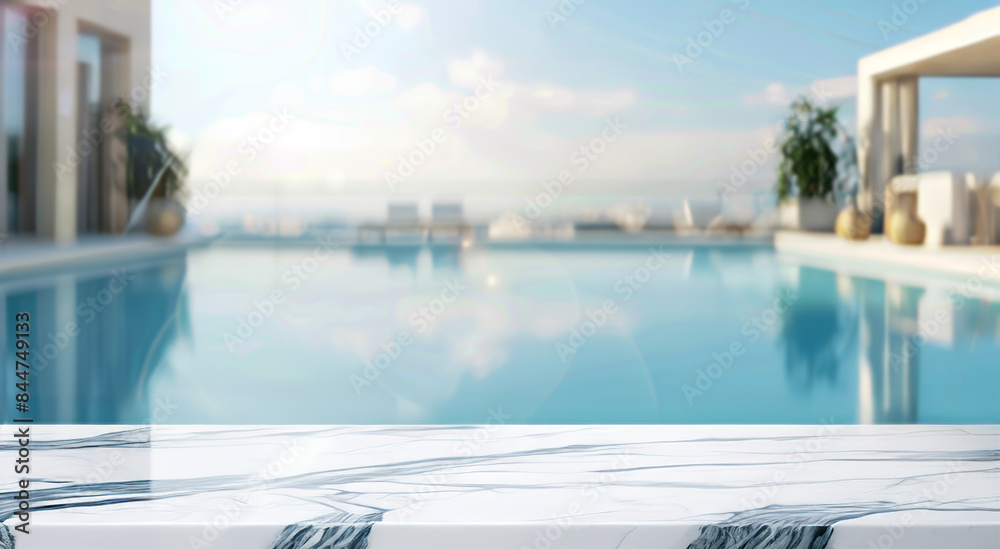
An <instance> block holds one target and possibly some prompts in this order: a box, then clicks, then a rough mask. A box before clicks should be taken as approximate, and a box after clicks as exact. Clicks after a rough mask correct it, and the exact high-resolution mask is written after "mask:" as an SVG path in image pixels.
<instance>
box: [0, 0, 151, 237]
mask: <svg viewBox="0 0 1000 549" xmlns="http://www.w3.org/2000/svg"><path fill="white" fill-rule="evenodd" d="M0 26H2V27H3V36H4V39H3V43H2V44H0V64H2V70H0V124H2V126H3V128H4V130H5V131H4V132H3V134H2V139H3V143H0V165H3V166H4V169H3V170H0V183H2V185H0V233H11V234H28V235H32V234H33V235H38V236H41V237H44V238H50V239H56V240H60V241H70V240H73V239H75V238H76V236H77V235H78V234H81V233H93V232H121V230H122V229H123V228H124V226H125V223H126V221H127V217H128V213H129V209H130V204H129V203H128V202H129V201H128V198H127V197H126V192H125V181H126V172H125V167H126V165H127V162H126V159H127V146H126V140H125V139H124V133H123V128H122V116H121V115H120V110H119V111H118V112H117V113H116V111H115V110H114V109H113V108H112V107H113V105H115V102H116V101H117V100H119V99H124V100H126V101H128V102H129V103H131V104H133V105H135V106H137V107H138V108H141V109H143V110H147V112H148V105H149V98H150V94H151V93H152V91H153V88H155V86H156V83H157V82H158V81H160V80H161V79H162V76H161V75H159V74H157V73H156V71H153V70H151V66H150V0H15V1H13V2H6V3H3V4H2V7H0Z"/></svg>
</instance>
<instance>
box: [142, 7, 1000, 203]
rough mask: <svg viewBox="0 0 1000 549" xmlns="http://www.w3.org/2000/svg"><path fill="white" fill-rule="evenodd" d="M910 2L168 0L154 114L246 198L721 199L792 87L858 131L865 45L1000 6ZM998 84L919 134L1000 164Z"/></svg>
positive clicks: (927, 97) (933, 96) (160, 15)
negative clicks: (546, 189) (954, 135)
mask: <svg viewBox="0 0 1000 549" xmlns="http://www.w3.org/2000/svg"><path fill="white" fill-rule="evenodd" d="M910 1H911V2H913V3H914V5H915V6H917V9H916V11H913V10H910V11H913V13H911V14H909V15H906V16H905V21H903V22H902V24H898V25H896V24H893V25H892V27H891V28H890V27H887V26H886V25H884V24H883V25H881V26H880V21H881V22H884V23H889V24H892V23H893V19H892V18H893V15H894V6H897V7H898V6H901V5H902V2H899V1H896V2H893V1H882V0H864V1H862V0H843V1H836V2H834V1H808V2H805V1H793V0H697V1H693V0H692V1H685V2H681V1H628V2H623V1H613V0H564V1H562V2H558V1H548V0H462V1H455V0H415V1H412V2H398V3H397V2H394V3H392V4H391V5H387V4H386V3H385V2H384V1H382V0H378V1H375V0H373V1H369V0H303V1H298V2H280V3H279V2H268V1H265V0H153V52H152V59H153V65H154V66H155V67H157V68H158V69H159V70H162V71H165V72H166V74H167V77H166V78H165V79H164V81H163V82H162V83H161V84H158V85H157V87H156V88H155V89H154V90H153V91H152V97H153V100H152V116H153V118H154V120H155V121H156V122H158V123H161V124H166V125H169V126H171V128H172V131H171V138H172V140H173V141H174V142H175V143H176V144H177V146H178V147H181V148H182V149H184V150H185V151H188V153H189V163H190V165H191V179H192V181H193V184H194V186H195V187H199V186H200V185H202V184H204V183H205V182H207V181H209V180H210V179H212V178H213V177H214V178H215V179H216V180H219V181H226V180H228V181H232V182H233V183H232V184H231V185H229V186H227V187H226V189H225V192H227V193H232V194H238V193H243V192H260V191H263V192H268V190H269V189H274V188H276V187H279V188H281V189H282V191H283V192H296V191H301V192H303V193H317V192H318V193H327V194H333V195H338V194H385V195H393V194H403V195H405V194H410V193H417V194H425V193H432V194H433V193H439V194H450V195H462V196H473V195H481V196H489V195H497V194H505V193H510V192H516V189H530V188H532V187H533V186H534V187H537V186H539V185H540V184H542V183H543V182H546V181H553V180H556V179H558V177H559V176H560V174H561V173H563V172H569V173H570V174H571V175H572V177H573V179H572V182H573V189H574V191H575V192H579V193H594V194H622V195H714V194H715V193H716V187H717V184H718V182H720V181H723V180H726V179H728V178H729V174H730V173H731V170H732V169H733V167H734V166H738V165H740V164H741V163H742V162H744V161H746V160H747V159H750V158H753V151H755V150H757V149H758V148H761V147H762V146H763V145H764V144H765V143H766V142H767V139H768V138H769V137H773V136H774V135H775V131H776V128H777V124H779V123H780V121H781V119H782V117H783V116H784V114H785V112H786V111H787V108H788V105H789V103H790V102H791V101H792V100H793V99H794V98H795V97H797V96H799V95H801V94H803V93H808V92H809V91H810V90H813V89H821V90H823V94H824V95H825V96H826V97H828V99H829V101H831V104H841V121H842V122H843V124H844V126H845V128H846V129H847V130H848V131H849V132H851V133H853V131H854V126H855V120H854V118H855V108H854V94H855V91H856V81H855V80H854V74H855V72H856V67H857V62H858V59H859V58H861V57H863V56H865V55H867V54H870V53H873V52H876V51H878V50H881V49H883V48H886V47H889V46H892V45H894V44H898V43H901V42H904V41H906V40H909V39H912V38H914V37H917V36H920V35H922V34H925V33H927V32H930V31H933V30H936V29H938V28H941V27H943V26H946V25H948V24H951V23H954V22H957V21H959V20H961V19H964V18H966V17H968V16H970V15H972V14H974V13H976V12H978V11H982V10H984V9H988V8H993V7H996V6H997V2H996V0H990V1H986V0H948V1H944V0H923V3H920V2H919V1H918V0H910ZM379 20H381V22H380V21H379ZM896 21H897V22H899V21H901V18H900V14H896ZM699 38H700V39H701V41H702V44H703V45H701V46H697V47H696V46H692V44H697V41H698V40H699ZM705 44H707V45H705ZM484 82H485V84H484ZM477 93H478V97H477ZM998 96H1000V79H923V80H922V82H921V104H920V114H921V120H922V124H923V126H922V128H921V130H922V137H924V136H926V135H933V131H934V130H935V129H936V128H942V127H949V126H955V127H956V128H958V127H960V128H962V131H963V132H964V134H965V135H969V136H970V137H969V139H965V140H964V141H963V142H962V143H961V145H962V147H961V150H960V151H957V152H955V154H954V155H953V156H952V157H951V159H950V160H949V161H954V162H964V163H965V165H969V166H971V167H974V168H976V169H983V170H986V169H992V170H1000V138H998V137H997V136H998V135H1000V103H998V102H997V101H996V97H998ZM463 104H464V107H463V106H462V105H463ZM455 105H459V109H457V110H456V109H455ZM262 141H267V143H263V142H262ZM581 147H584V148H585V150H584V151H583V154H584V155H585V156H586V157H587V158H588V160H587V161H586V162H585V163H584V162H583V161H581V160H580V154H579V153H580V151H581V149H580V148H581ZM421 148H423V151H420V149H421ZM421 152H423V153H425V154H420V153H421ZM775 156H776V155H774V154H767V156H766V157H765V158H763V161H762V162H760V170H759V171H757V172H756V173H755V174H754V175H753V176H752V177H751V178H750V179H751V181H750V183H749V184H748V185H747V189H769V188H771V187H773V185H774V175H773V173H774V172H773V166H774V160H775ZM407 159H410V160H411V161H410V162H407V161H406V160H407ZM418 160H419V162H418ZM404 165H410V166H412V170H407V169H405V166H404ZM227 168H228V171H229V173H228V174H224V173H223V172H226V171H227ZM389 174H393V175H394V176H396V177H393V176H392V175H389Z"/></svg>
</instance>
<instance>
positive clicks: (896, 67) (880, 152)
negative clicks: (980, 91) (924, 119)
mask: <svg viewBox="0 0 1000 549" xmlns="http://www.w3.org/2000/svg"><path fill="white" fill-rule="evenodd" d="M921 76H972V77H983V76H993V77H1000V7H996V8H991V9H988V10H986V11H982V12H979V13H977V14H975V15H973V16H971V17H969V18H968V19H965V20H963V21H960V22H958V23H955V24H954V25H950V26H948V27H945V28H943V29H941V30H938V31H935V32H932V33H930V34H926V35H924V36H921V37H919V38H915V39H913V40H910V41H908V42H904V43H902V44H899V45H896V46H893V47H891V48H887V49H884V50H882V51H880V52H877V53H873V54H871V55H869V56H867V57H863V58H862V59H861V60H860V61H858V103H857V109H858V140H857V146H858V167H859V169H860V172H861V181H860V185H861V189H860V191H861V192H860V193H859V195H858V205H859V207H860V208H861V209H862V211H866V212H871V213H873V214H875V217H876V223H879V222H880V219H881V208H880V207H876V206H877V205H879V204H881V201H882V199H883V196H884V193H885V188H886V185H887V184H888V182H889V180H890V179H891V178H892V177H893V176H895V175H898V174H902V173H915V172H916V162H915V159H916V158H917V156H918V154H919V153H920V151H918V150H917V148H918V143H917V141H918V137H919V129H918V118H919V117H918V110H917V105H918V86H917V82H918V79H919V78H920V77H921ZM997 100H998V101H1000V98H997Z"/></svg>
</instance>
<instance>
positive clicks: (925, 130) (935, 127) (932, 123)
mask: <svg viewBox="0 0 1000 549" xmlns="http://www.w3.org/2000/svg"><path fill="white" fill-rule="evenodd" d="M979 131H982V127H981V125H980V123H979V121H977V120H976V119H975V118H971V117H956V118H947V117H938V118H928V119H926V120H924V121H923V127H922V128H920V133H921V134H922V135H924V136H935V135H937V133H938V132H944V133H954V134H969V133H977V132H979Z"/></svg>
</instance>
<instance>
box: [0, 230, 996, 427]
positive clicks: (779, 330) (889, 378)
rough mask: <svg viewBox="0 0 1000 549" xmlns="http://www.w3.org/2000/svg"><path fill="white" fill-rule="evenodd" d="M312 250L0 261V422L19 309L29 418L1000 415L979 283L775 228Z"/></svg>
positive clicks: (937, 418) (992, 315) (281, 420)
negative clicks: (777, 234) (815, 260)
mask: <svg viewBox="0 0 1000 549" xmlns="http://www.w3.org/2000/svg"><path fill="white" fill-rule="evenodd" d="M314 248H315V246H314V243H313V244H301V245H299V244H287V243H285V244H275V243H254V244H228V245H227V244H219V245H213V246H211V247H207V248H196V249H192V250H189V251H187V252H183V253H178V254H176V255H173V256H169V257H160V258H157V259H154V260H146V261H137V262H133V263H120V264H114V265H93V266H89V267H86V268H79V269H76V270H73V271H68V272H45V273H36V274H33V275H31V276H21V277H17V278H7V279H4V280H0V295H2V296H3V298H4V299H3V302H2V303H3V305H4V307H5V312H4V315H3V321H2V322H3V325H2V326H3V329H2V330H0V331H2V336H0V337H3V338H5V339H3V340H2V342H3V345H2V346H0V347H2V348H4V349H5V350H6V352H5V355H4V360H5V362H6V368H5V369H4V372H5V373H4V375H3V376H2V379H0V389H2V391H3V394H4V395H5V399H4V402H5V403H6V404H5V406H4V411H3V414H4V417H3V420H4V421H5V422H8V421H10V419H11V417H12V414H13V412H14V410H13V398H12V395H13V394H14V391H15V389H14V387H13V385H14V382H15V381H16V380H15V379H14V378H13V375H12V374H11V372H12V371H13V367H14V365H13V360H14V359H13V356H12V355H13V353H12V350H11V349H12V345H11V335H12V326H11V322H12V320H13V315H14V314H15V313H17V312H20V311H26V312H29V313H30V314H31V318H32V328H31V329H32V346H33V347H32V348H33V354H32V362H33V364H32V366H33V369H34V370H35V371H36V375H34V376H33V377H32V378H31V415H32V416H33V417H34V418H35V420H36V421H42V422H51V423H70V422H81V423H146V422H152V423H234V424H246V423H269V424H315V423H324V424H362V423H364V424H387V423H414V424H453V423H484V422H505V423H771V424H787V423H820V422H833V423H1000V400H998V399H997V397H996V395H997V390H998V389H1000V302H997V301H996V300H995V299H996V298H995V297H990V296H995V295H996V290H995V289H993V290H990V289H989V288H986V289H984V290H982V291H981V292H979V293H976V294H970V295H968V296H964V295H961V294H955V295H952V296H951V297H950V298H949V292H950V291H951V289H953V288H955V287H956V285H957V284H958V283H959V282H961V281H957V280H952V279H936V278H922V277H918V276H916V275H912V276H911V275H907V274H905V273H903V274H900V275H898V276H889V280H888V281H887V280H882V279H872V278H864V277H859V276H852V275H849V274H845V273H837V272H833V271H830V270H824V269H819V268H813V267H809V266H805V265H802V264H800V263H799V261H798V260H796V259H795V258H790V257H785V256H781V255H778V254H776V252H775V251H774V249H773V248H771V247H769V246H693V247H685V246H664V247H662V248H657V249H652V248H650V247H649V246H640V245H630V246H604V247H601V246H583V245H546V246H532V245H517V246H473V247H471V248H468V249H463V248H461V247H459V246H436V247H429V246H413V247H405V246H398V247H344V248H337V249H333V250H331V251H328V250H322V249H321V250H319V251H318V252H317V250H316V249H314ZM900 277H902V278H900ZM897 279H899V280H902V281H899V280H897ZM991 291H992V292H993V293H990V292H991ZM70 323H74V324H70ZM925 336H926V337H925ZM369 364H370V365H369Z"/></svg>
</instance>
